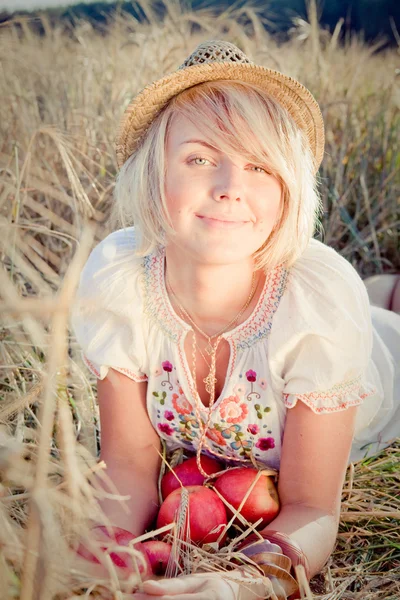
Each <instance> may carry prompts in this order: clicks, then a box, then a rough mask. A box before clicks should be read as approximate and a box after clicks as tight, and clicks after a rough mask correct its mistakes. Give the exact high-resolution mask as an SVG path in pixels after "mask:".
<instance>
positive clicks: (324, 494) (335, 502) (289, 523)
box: [263, 401, 357, 576]
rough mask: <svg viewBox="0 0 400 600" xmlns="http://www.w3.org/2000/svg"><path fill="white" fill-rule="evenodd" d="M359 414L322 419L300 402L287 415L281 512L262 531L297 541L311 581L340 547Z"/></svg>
mask: <svg viewBox="0 0 400 600" xmlns="http://www.w3.org/2000/svg"><path fill="white" fill-rule="evenodd" d="M356 410H357V409H356V407H351V408H348V409H346V410H342V411H337V412H333V413H331V414H322V415H318V414H315V413H314V412H313V411H312V410H311V409H310V408H309V407H308V406H306V405H305V404H304V403H303V402H301V401H298V402H297V404H296V406H295V407H294V408H291V409H289V410H288V411H287V418H286V424H285V430H284V438H283V445H282V456H281V464H280V473H279V484H278V492H279V496H280V500H281V506H282V508H281V511H280V513H279V515H278V516H277V518H276V519H274V520H273V521H272V522H271V523H269V525H268V526H267V527H266V528H265V529H264V530H263V532H264V533H266V534H268V531H279V532H281V533H286V534H287V535H289V536H290V538H291V539H293V540H294V541H296V542H297V543H298V544H299V545H300V547H301V548H302V550H303V551H304V553H305V554H306V557H307V559H308V562H309V566H310V574H311V576H313V575H315V574H316V573H317V572H318V571H319V570H320V569H321V567H322V566H323V565H324V564H325V562H326V560H327V559H328V557H329V555H330V554H331V552H332V550H333V547H334V544H335V540H336V534H337V528H338V523H339V517H340V500H341V491H342V487H343V482H344V477H345V474H346V468H347V463H348V458H349V454H350V449H351V443H352V439H353V432H354V424H355V416H356Z"/></svg>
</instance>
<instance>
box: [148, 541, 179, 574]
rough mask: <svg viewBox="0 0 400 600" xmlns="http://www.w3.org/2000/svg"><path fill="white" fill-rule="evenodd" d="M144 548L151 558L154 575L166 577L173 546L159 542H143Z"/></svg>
mask: <svg viewBox="0 0 400 600" xmlns="http://www.w3.org/2000/svg"><path fill="white" fill-rule="evenodd" d="M142 546H143V548H144V549H145V551H146V554H147V556H148V557H149V561H150V565H151V569H152V571H153V574H154V575H165V571H166V569H167V565H168V561H169V557H170V556H171V550H172V546H171V544H167V543H166V542H161V541H159V540H149V541H148V542H142Z"/></svg>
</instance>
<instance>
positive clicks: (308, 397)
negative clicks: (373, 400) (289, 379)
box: [283, 377, 376, 414]
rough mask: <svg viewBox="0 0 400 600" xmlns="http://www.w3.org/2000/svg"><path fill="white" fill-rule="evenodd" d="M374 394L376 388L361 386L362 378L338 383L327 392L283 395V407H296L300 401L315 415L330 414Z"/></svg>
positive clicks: (358, 403) (356, 404) (367, 385)
mask: <svg viewBox="0 0 400 600" xmlns="http://www.w3.org/2000/svg"><path fill="white" fill-rule="evenodd" d="M375 393H376V388H375V387H373V386H372V385H370V384H363V383H362V378H361V377H357V378H356V379H352V380H350V381H346V382H343V383H338V384H336V385H334V386H333V387H331V388H330V389H328V390H324V391H320V392H310V393H308V394H283V401H284V405H285V406H286V407H287V408H293V407H294V406H296V404H297V401H298V400H301V401H302V402H304V404H306V405H307V406H309V407H310V408H311V409H312V411H313V412H315V413H320V414H324V413H330V412H336V411H339V410H345V409H346V408H348V407H349V406H358V405H360V404H362V402H363V400H364V399H365V398H367V397H368V396H372V395H373V394H375Z"/></svg>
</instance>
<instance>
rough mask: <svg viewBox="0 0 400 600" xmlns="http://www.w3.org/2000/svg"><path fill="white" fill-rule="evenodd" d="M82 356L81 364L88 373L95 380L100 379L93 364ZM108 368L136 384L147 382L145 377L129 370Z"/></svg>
mask: <svg viewBox="0 0 400 600" xmlns="http://www.w3.org/2000/svg"><path fill="white" fill-rule="evenodd" d="M82 356H83V362H84V363H85V364H86V366H87V367H88V369H89V371H90V372H91V373H92V374H93V375H95V376H96V377H97V379H101V375H100V373H99V371H98V370H97V369H96V367H95V366H94V364H93V363H92V362H91V361H90V360H89V359H88V358H86V356H85V355H82ZM108 368H110V369H114V371H118V372H119V373H122V374H123V375H126V376H127V377H129V378H130V379H133V381H136V383H141V382H143V381H147V375H137V374H136V373H134V372H133V371H131V370H130V369H125V368H124V367H114V366H112V367H108Z"/></svg>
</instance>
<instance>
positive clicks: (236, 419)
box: [219, 396, 249, 423]
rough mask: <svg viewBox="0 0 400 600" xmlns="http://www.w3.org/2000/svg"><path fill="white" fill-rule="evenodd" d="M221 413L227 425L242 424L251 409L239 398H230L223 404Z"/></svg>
mask: <svg viewBox="0 0 400 600" xmlns="http://www.w3.org/2000/svg"><path fill="white" fill-rule="evenodd" d="M219 412H220V415H221V417H222V418H223V419H225V421H227V423H240V422H241V421H243V419H244V418H245V417H246V416H247V413H248V412H249V409H248V408H247V406H246V404H244V403H242V402H241V399H240V398H239V396H229V398H225V399H224V400H223V401H222V402H221V406H220V409H219Z"/></svg>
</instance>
